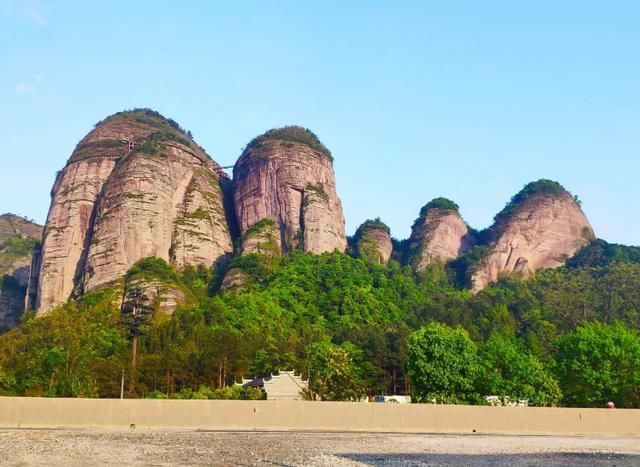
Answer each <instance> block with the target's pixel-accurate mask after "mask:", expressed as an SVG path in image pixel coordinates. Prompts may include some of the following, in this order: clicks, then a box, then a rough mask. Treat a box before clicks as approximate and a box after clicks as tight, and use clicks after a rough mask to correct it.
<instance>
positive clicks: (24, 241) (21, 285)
mask: <svg viewBox="0 0 640 467" xmlns="http://www.w3.org/2000/svg"><path fill="white" fill-rule="evenodd" d="M41 237H42V226H40V225H38V224H35V223H33V222H31V221H28V220H26V219H24V218H22V217H19V216H16V215H13V214H3V215H1V216H0V329H10V328H12V327H14V326H17V325H18V323H19V322H20V316H21V315H22V312H23V311H24V309H25V296H26V291H27V287H28V285H29V280H30V277H31V263H32V256H33V254H34V252H35V251H36V250H37V249H38V247H39V242H40V239H41Z"/></svg>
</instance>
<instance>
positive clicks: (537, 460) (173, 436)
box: [0, 430, 640, 466]
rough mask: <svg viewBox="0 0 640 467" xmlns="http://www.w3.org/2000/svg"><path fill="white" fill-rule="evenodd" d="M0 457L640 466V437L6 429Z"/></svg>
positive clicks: (77, 461) (97, 461)
mask: <svg viewBox="0 0 640 467" xmlns="http://www.w3.org/2000/svg"><path fill="white" fill-rule="evenodd" d="M0 463H1V464H2V465H16V466H18V465H19V466H23V465H58V466H60V465H90V464H92V465H118V466H120V465H261V466H274V465H278V466H289V465H296V466H297V465H305V466H324V465H331V466H361V465H376V466H378V465H379V466H391V465H393V466H422V465H443V464H444V465H473V466H475V465H489V464H490V465H504V466H507V465H509V466H512V465H514V464H515V465H572V466H573V465H578V466H580V465H583V466H591V465H617V466H632V465H633V466H636V465H637V466H640V437H628V438H590V437H557V436H485V435H461V436H450V435H405V434H379V433H365V434H362V433H300V432H277V433H274V432H198V431H144V432H143V431H126V432H125V431H93V430H81V431H66V430H0Z"/></svg>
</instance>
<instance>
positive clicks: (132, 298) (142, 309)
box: [122, 287, 153, 394]
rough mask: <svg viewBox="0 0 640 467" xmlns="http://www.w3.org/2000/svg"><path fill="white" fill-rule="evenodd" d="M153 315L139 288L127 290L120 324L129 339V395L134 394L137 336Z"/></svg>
mask: <svg viewBox="0 0 640 467" xmlns="http://www.w3.org/2000/svg"><path fill="white" fill-rule="evenodd" d="M152 314H153V306H151V304H150V303H149V297H148V296H147V294H146V293H145V291H144V290H143V289H142V288H140V287H132V288H130V289H129V290H127V293H126V296H125V299H124V301H123V303H122V322H123V324H124V325H125V327H126V329H127V331H128V333H129V337H130V338H131V371H130V374H129V394H133V393H134V392H135V385H136V376H137V375H136V369H137V368H136V366H137V360H138V336H140V335H142V334H143V333H144V332H145V327H146V324H147V321H148V320H149V317H150V316H151V315H152Z"/></svg>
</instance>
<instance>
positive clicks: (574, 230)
mask: <svg viewBox="0 0 640 467" xmlns="http://www.w3.org/2000/svg"><path fill="white" fill-rule="evenodd" d="M594 238H595V236H594V233H593V229H592V228H591V225H590V224H589V221H588V220H587V218H586V216H585V215H584V213H583V212H582V209H581V208H580V204H579V203H578V202H577V200H576V199H575V198H574V197H573V196H572V195H571V194H570V193H569V192H567V191H566V190H565V189H564V188H563V187H562V186H561V185H560V184H558V183H556V182H552V181H550V180H539V181H537V182H533V183H530V184H528V185H527V186H526V187H525V188H524V189H523V190H522V191H521V192H520V193H518V194H517V195H516V196H514V197H513V198H512V200H511V202H510V203H509V204H508V205H507V206H506V207H505V209H504V210H503V211H502V212H500V213H499V214H498V215H497V216H496V218H495V223H494V225H493V226H492V227H491V228H490V230H489V239H490V241H489V244H488V250H487V251H488V253H487V255H486V256H485V257H484V258H483V259H481V260H480V262H479V263H478V264H477V265H476V266H475V267H474V271H472V273H473V274H472V277H471V287H472V290H473V291H474V292H477V291H480V290H482V289H483V288H485V287H486V286H487V285H488V284H489V283H491V282H494V281H496V280H497V279H498V278H499V277H500V276H501V275H505V274H519V275H521V276H522V277H529V276H530V275H531V274H533V273H534V272H536V271H538V270H540V269H544V268H553V267H557V266H560V265H562V264H564V262H565V261H566V260H567V259H568V258H570V257H571V256H573V255H574V253H576V252H577V251H578V250H579V249H580V248H581V247H582V246H583V245H586V244H587V243H589V242H590V241H591V240H593V239H594Z"/></svg>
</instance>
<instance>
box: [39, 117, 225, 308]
mask: <svg viewBox="0 0 640 467" xmlns="http://www.w3.org/2000/svg"><path fill="white" fill-rule="evenodd" d="M123 141H124V143H123ZM231 252H232V244H231V236H230V234H229V229H228V227H227V222H226V216H225V212H224V206H223V196H222V191H221V187H220V176H219V172H218V166H217V164H215V162H213V161H212V160H211V159H210V158H209V156H207V154H206V153H205V152H204V151H203V150H202V149H201V148H200V147H199V146H198V145H197V144H195V143H194V142H193V140H192V139H191V138H190V136H188V135H187V134H186V133H185V132H184V131H183V130H182V129H181V128H180V127H179V126H178V125H177V124H176V123H175V122H173V121H172V120H168V119H165V118H164V117H162V116H161V115H160V114H158V113H157V112H153V111H151V110H148V109H139V110H134V111H128V112H120V113H118V114H115V115H113V116H111V117H109V118H107V119H105V120H104V121H102V122H100V123H99V124H98V125H96V128H95V129H94V130H93V131H91V132H90V133H89V134H88V135H87V136H86V137H85V138H84V139H82V140H81V141H80V143H79V144H78V146H77V147H76V149H75V150H74V152H73V154H72V155H71V158H70V159H69V161H68V163H67V165H66V167H65V168H64V169H63V170H62V172H60V173H59V175H58V177H57V179H56V182H55V184H54V187H53V190H52V202H51V208H50V210H49V215H48V218H47V224H46V227H45V234H44V241H43V248H42V265H41V268H40V275H39V283H38V284H39V285H38V294H37V307H38V309H39V312H40V313H43V312H46V311H48V310H50V309H51V308H52V307H54V306H56V305H58V304H61V303H64V302H65V301H66V300H67V299H68V298H69V297H70V296H72V295H79V294H81V293H83V292H86V291H90V290H93V289H95V288H98V287H101V286H103V285H105V284H107V283H109V282H110V281H112V280H114V279H117V278H119V277H121V276H123V275H124V273H125V272H126V271H127V270H128V269H129V268H130V267H131V266H132V265H133V264H134V263H135V262H136V261H137V260H139V259H141V258H144V257H148V256H157V257H159V258H162V259H165V260H170V261H171V262H172V263H174V264H176V265H177V266H179V267H181V266H184V265H185V264H204V265H206V266H210V265H212V264H213V263H214V262H215V261H217V260H219V259H220V258H221V257H223V256H224V255H226V254H229V253H231Z"/></svg>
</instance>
